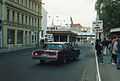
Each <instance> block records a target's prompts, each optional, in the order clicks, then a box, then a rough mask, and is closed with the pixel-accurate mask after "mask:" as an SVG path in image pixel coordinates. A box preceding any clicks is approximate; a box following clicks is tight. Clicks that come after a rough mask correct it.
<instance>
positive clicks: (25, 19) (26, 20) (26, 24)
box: [25, 16, 27, 25]
mask: <svg viewBox="0 0 120 81" xmlns="http://www.w3.org/2000/svg"><path fill="white" fill-rule="evenodd" d="M25 24H26V25H27V16H26V17H25Z"/></svg>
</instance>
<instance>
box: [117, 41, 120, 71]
mask: <svg viewBox="0 0 120 81" xmlns="http://www.w3.org/2000/svg"><path fill="white" fill-rule="evenodd" d="M117 48H118V54H117V63H116V67H117V69H118V70H120V40H119V41H118V44H117Z"/></svg>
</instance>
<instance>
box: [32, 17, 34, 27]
mask: <svg viewBox="0 0 120 81" xmlns="http://www.w3.org/2000/svg"><path fill="white" fill-rule="evenodd" d="M33 25H34V19H33V18H32V26H33Z"/></svg>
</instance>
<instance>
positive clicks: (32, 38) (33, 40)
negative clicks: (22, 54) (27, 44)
mask: <svg viewBox="0 0 120 81" xmlns="http://www.w3.org/2000/svg"><path fill="white" fill-rule="evenodd" d="M32 43H34V35H32Z"/></svg>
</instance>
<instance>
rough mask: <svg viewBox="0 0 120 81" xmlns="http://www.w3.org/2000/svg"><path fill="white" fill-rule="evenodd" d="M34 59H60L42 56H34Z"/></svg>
mask: <svg viewBox="0 0 120 81" xmlns="http://www.w3.org/2000/svg"><path fill="white" fill-rule="evenodd" d="M32 59H33V60H58V59H57V58H56V57H53V56H51V57H40V56H33V57H32Z"/></svg>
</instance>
